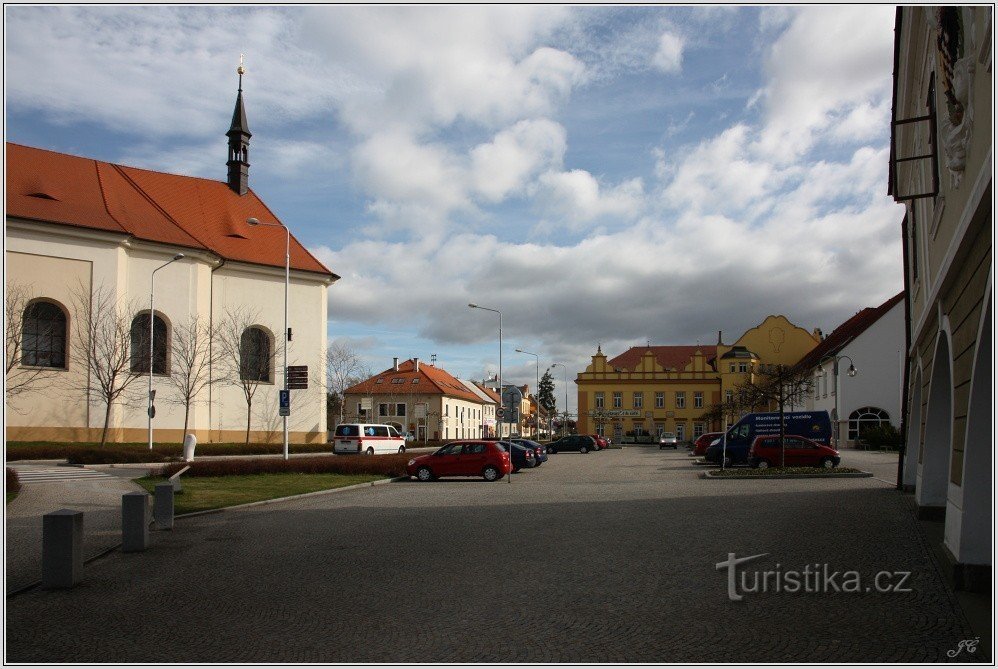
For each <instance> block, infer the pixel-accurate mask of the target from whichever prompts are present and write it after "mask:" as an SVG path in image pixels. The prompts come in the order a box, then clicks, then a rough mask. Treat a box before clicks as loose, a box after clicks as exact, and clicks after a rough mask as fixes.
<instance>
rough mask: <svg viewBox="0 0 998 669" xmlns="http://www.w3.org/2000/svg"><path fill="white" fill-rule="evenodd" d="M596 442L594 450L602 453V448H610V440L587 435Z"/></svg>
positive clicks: (595, 435) (596, 435)
mask: <svg viewBox="0 0 998 669" xmlns="http://www.w3.org/2000/svg"><path fill="white" fill-rule="evenodd" d="M589 436H590V437H592V438H593V441H595V442H596V450H597V451H602V450H603V449H604V448H610V440H609V439H607V438H606V437H601V436H599V435H598V434H591V435H589Z"/></svg>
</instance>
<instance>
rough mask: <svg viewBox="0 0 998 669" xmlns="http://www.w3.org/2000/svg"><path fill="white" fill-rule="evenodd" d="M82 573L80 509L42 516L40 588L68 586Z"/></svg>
mask: <svg viewBox="0 0 998 669" xmlns="http://www.w3.org/2000/svg"><path fill="white" fill-rule="evenodd" d="M82 574H83V512H82V511H73V510H72V509H59V510H58V511H53V512H51V513H46V514H45V515H44V516H42V587H43V588H72V587H73V586H74V585H76V584H77V583H79V581H80V577H81V576H82Z"/></svg>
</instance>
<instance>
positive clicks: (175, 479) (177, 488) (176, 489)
mask: <svg viewBox="0 0 998 669" xmlns="http://www.w3.org/2000/svg"><path fill="white" fill-rule="evenodd" d="M190 468H191V466H190V465H187V466H186V467H184V468H183V469H181V470H180V471H178V472H177V473H176V474H174V475H173V476H171V477H170V483H172V484H173V493H174V494H177V493H181V492H183V491H184V486H183V485H181V484H180V476H181V475H182V474H183V473H184V472H186V471H187V470H188V469H190Z"/></svg>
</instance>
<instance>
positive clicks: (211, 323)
mask: <svg viewBox="0 0 998 669" xmlns="http://www.w3.org/2000/svg"><path fill="white" fill-rule="evenodd" d="M224 265H225V258H219V263H218V266H217V267H212V268H211V281H209V283H208V331H209V332H211V333H212V334H211V336H210V337H208V355H209V357H210V359H211V362H212V363H214V361H215V350H214V348H215V336H214V335H215V270H219V269H222V267H223V266H224ZM214 389H215V367H214V364H209V365H208V439H209V440H210V439H211V426H212V415H211V409H212V407H213V406H215V402H214V399H213V398H212V392H214ZM219 433H220V434H221V430H219Z"/></svg>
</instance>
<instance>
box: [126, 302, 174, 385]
mask: <svg viewBox="0 0 998 669" xmlns="http://www.w3.org/2000/svg"><path fill="white" fill-rule="evenodd" d="M152 321H153V324H152V333H153V339H152V347H153V350H152V373H153V374H168V373H169V368H168V367H167V364H166V357H167V351H169V350H170V341H169V333H168V332H167V328H166V321H164V320H163V319H162V318H161V317H160V316H158V315H156V314H153V317H152ZM131 339H132V355H131V360H132V361H131V369H132V372H134V373H135V374H148V373H149V312H148V311H146V312H145V313H140V314H138V315H137V316H136V317H135V318H133V319H132V328H131Z"/></svg>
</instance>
